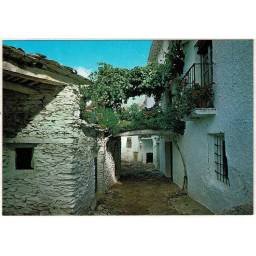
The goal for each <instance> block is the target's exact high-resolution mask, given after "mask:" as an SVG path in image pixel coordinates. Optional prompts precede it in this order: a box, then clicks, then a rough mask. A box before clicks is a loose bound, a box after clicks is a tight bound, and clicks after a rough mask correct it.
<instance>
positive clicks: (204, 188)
mask: <svg viewBox="0 0 256 256" xmlns="http://www.w3.org/2000/svg"><path fill="white" fill-rule="evenodd" d="M172 43H173V41H154V42H153V45H152V47H151V52H150V55H149V61H151V62H152V61H157V62H158V63H163V62H164V59H165V52H166V51H167V49H168V46H169V45H170V44H172ZM182 46H183V49H184V52H185V65H184V70H183V74H182V75H181V76H180V79H181V80H182V82H183V83H184V86H190V87H191V88H195V86H199V87H201V88H202V87H204V86H212V88H213V91H214V97H213V98H212V99H211V100H210V101H208V102H207V101H201V102H198V103H197V106H196V108H195V109H194V110H193V111H192V113H191V114H190V115H189V116H187V117H186V128H185V133H184V135H180V136H179V137H178V139H177V144H175V143H176V142H174V141H173V138H170V139H166V138H165V137H162V136H161V137H160V146H159V149H160V170H161V172H162V173H164V174H165V175H167V176H171V177H172V179H173V182H175V183H176V184H178V185H179V186H180V187H181V186H182V185H183V180H184V179H183V178H184V175H185V174H186V173H187V178H188V187H187V190H188V194H189V195H190V196H191V197H192V198H193V199H195V200H197V201H198V202H200V203H201V204H203V205H205V206H206V207H208V208H209V209H210V210H211V211H213V212H214V213H222V212H223V211H224V210H226V209H231V208H233V207H239V206H243V205H252V202H253V41H252V40H212V41H211V40H184V41H182ZM171 86H172V88H175V82H172V85H171ZM170 94H171V96H170ZM174 98H175V91H174V90H173V89H172V91H171V93H168V92H166V93H165V94H164V95H163V97H162V102H161V105H162V106H163V107H165V106H166V104H167V103H168V102H169V103H171V102H172V101H173V100H174ZM177 145H178V146H179V148H180V152H179V150H178V148H177ZM181 155H182V157H181ZM182 158H183V159H182ZM185 169H186V170H185Z"/></svg>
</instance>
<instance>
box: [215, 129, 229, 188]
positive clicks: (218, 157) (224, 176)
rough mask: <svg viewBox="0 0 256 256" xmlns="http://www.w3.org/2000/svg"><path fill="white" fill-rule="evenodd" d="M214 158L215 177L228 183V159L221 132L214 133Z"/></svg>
mask: <svg viewBox="0 0 256 256" xmlns="http://www.w3.org/2000/svg"><path fill="white" fill-rule="evenodd" d="M214 159H215V160H214V161H215V172H216V174H217V179H218V180H220V181H222V182H224V183H226V184H228V185H229V179H228V161H227V156H226V149H225V139H224V134H223V133H220V134H216V135H215V137H214Z"/></svg>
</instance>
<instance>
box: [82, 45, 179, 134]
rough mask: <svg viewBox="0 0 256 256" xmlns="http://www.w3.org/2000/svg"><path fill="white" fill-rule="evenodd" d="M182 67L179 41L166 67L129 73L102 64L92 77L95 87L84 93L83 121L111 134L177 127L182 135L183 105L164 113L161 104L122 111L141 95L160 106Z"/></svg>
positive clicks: (147, 67)
mask: <svg viewBox="0 0 256 256" xmlns="http://www.w3.org/2000/svg"><path fill="white" fill-rule="evenodd" d="M183 66H184V53H183V50H182V48H181V42H180V41H175V42H174V43H173V44H172V45H171V47H170V48H169V51H168V52H167V53H166V57H165V63H164V64H153V63H152V64H148V65H146V66H144V67H135V68H133V69H130V70H129V69H124V68H115V67H113V66H112V65H109V64H106V63H101V64H99V67H98V70H97V71H96V72H94V73H93V74H91V76H90V79H91V81H92V85H91V86H88V87H86V88H83V89H81V93H82V95H83V97H82V101H81V110H82V113H81V117H82V118H83V119H85V120H87V121H88V122H90V123H96V124H99V125H100V126H101V127H103V128H108V129H109V130H111V131H112V132H118V131H125V130H134V129H176V128H177V127H178V129H180V131H179V132H182V131H181V130H182V127H183V126H184V124H181V121H180V119H181V118H182V114H181V112H180V110H179V109H180V107H184V106H181V101H177V104H176V105H177V106H169V107H168V109H167V110H165V111H163V110H162V109H161V108H160V107H159V106H158V104H156V107H154V109H151V110H147V109H140V108H139V107H138V106H137V105H132V106H131V107H130V108H128V109H122V104H123V103H126V102H127V100H128V99H129V98H130V97H134V96H138V95H147V96H153V97H154V98H155V100H156V102H159V100H160V99H161V96H162V94H163V92H164V91H165V90H166V89H167V88H168V87H169V82H170V80H173V79H175V78H176V77H177V76H178V75H180V74H181V73H182V70H183ZM89 100H91V101H92V106H93V107H92V108H91V109H89V110H88V109H87V106H86V102H88V101H89ZM182 125H183V126H182ZM175 127H176V128H175ZM183 128H184V127H183ZM183 131H184V129H183Z"/></svg>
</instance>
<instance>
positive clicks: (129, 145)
mask: <svg viewBox="0 0 256 256" xmlns="http://www.w3.org/2000/svg"><path fill="white" fill-rule="evenodd" d="M126 147H127V148H131V147H132V138H131V137H128V138H127V140H126Z"/></svg>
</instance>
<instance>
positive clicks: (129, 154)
mask: <svg viewBox="0 0 256 256" xmlns="http://www.w3.org/2000/svg"><path fill="white" fill-rule="evenodd" d="M128 137H130V138H131V140H132V147H131V148H127V146H126V145H127V143H126V142H127V138H128ZM134 152H138V161H142V155H143V153H142V151H141V148H140V142H139V137H138V136H122V137H121V159H122V160H124V161H134Z"/></svg>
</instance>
